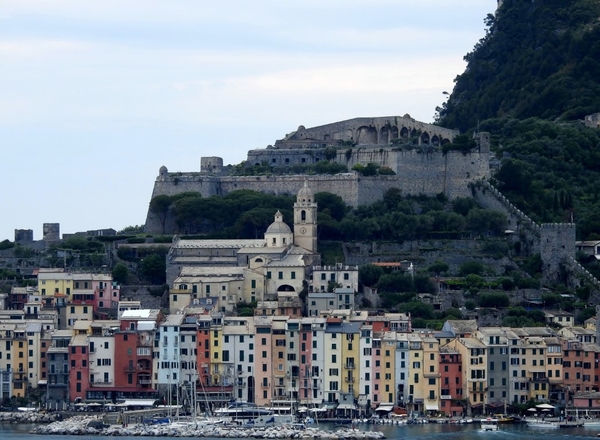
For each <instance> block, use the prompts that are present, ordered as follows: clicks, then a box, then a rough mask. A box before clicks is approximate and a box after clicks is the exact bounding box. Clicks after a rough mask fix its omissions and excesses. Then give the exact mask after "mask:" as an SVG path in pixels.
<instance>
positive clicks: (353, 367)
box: [344, 362, 356, 370]
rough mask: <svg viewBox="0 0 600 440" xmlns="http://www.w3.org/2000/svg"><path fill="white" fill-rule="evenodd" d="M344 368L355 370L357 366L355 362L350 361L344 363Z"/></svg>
mask: <svg viewBox="0 0 600 440" xmlns="http://www.w3.org/2000/svg"><path fill="white" fill-rule="evenodd" d="M344 368H345V369H347V370H354V369H355V368H356V365H354V363H353V362H349V363H347V364H345V365H344Z"/></svg>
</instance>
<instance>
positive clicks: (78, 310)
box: [65, 304, 94, 329]
mask: <svg viewBox="0 0 600 440" xmlns="http://www.w3.org/2000/svg"><path fill="white" fill-rule="evenodd" d="M65 313H66V319H67V323H66V324H67V325H66V327H65V328H67V329H72V328H73V326H74V325H75V323H76V322H77V321H79V320H82V321H89V322H90V323H91V322H92V321H93V320H94V307H93V306H92V305H91V304H90V305H86V304H69V305H67V307H66V308H65Z"/></svg>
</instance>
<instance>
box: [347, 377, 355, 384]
mask: <svg viewBox="0 0 600 440" xmlns="http://www.w3.org/2000/svg"><path fill="white" fill-rule="evenodd" d="M345 380H346V383H354V378H353V377H347V378H346V379H345Z"/></svg>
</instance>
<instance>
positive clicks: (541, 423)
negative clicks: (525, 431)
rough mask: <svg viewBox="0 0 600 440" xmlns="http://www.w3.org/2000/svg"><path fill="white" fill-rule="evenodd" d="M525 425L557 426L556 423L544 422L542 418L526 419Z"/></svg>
mask: <svg viewBox="0 0 600 440" xmlns="http://www.w3.org/2000/svg"><path fill="white" fill-rule="evenodd" d="M527 426H529V427H531V428H558V423H554V422H546V421H544V420H528V421H527Z"/></svg>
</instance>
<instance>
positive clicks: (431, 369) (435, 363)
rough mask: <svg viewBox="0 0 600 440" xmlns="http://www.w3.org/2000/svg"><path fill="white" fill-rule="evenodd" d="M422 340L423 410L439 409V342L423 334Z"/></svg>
mask: <svg viewBox="0 0 600 440" xmlns="http://www.w3.org/2000/svg"><path fill="white" fill-rule="evenodd" d="M422 341H423V377H424V379H425V380H424V382H425V383H424V391H425V393H424V395H425V410H426V411H439V410H440V385H441V384H440V370H439V364H440V344H439V341H438V340H437V339H436V338H434V337H433V336H424V337H423V338H422Z"/></svg>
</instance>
